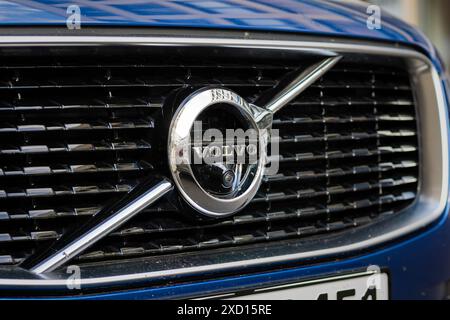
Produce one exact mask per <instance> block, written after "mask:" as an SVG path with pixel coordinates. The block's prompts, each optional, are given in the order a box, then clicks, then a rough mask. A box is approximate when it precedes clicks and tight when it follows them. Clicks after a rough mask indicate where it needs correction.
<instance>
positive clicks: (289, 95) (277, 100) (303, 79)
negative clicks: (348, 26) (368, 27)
mask: <svg viewBox="0 0 450 320" xmlns="http://www.w3.org/2000/svg"><path fill="white" fill-rule="evenodd" d="M341 59H342V56H336V57H331V58H327V59H325V60H323V61H320V62H318V63H316V64H314V65H312V66H310V67H308V68H306V70H304V71H303V72H302V73H300V74H299V75H298V76H297V77H296V78H295V79H294V80H293V81H292V82H291V83H290V84H288V85H287V86H286V88H284V89H283V90H282V91H280V92H279V93H278V94H277V95H276V96H275V97H274V98H273V99H272V100H271V101H270V102H269V103H267V104H266V105H265V106H264V109H267V110H269V111H271V112H272V113H276V112H278V111H279V110H281V109H282V108H283V107H284V106H286V105H287V104H288V103H289V102H291V101H292V100H294V99H295V98H296V97H297V96H298V95H299V94H300V93H302V92H303V91H305V90H306V89H307V88H308V87H309V86H310V85H312V84H313V83H314V82H316V81H317V80H319V78H320V77H322V76H323V75H324V74H325V73H326V72H327V71H328V70H330V69H331V68H333V67H334V65H335V64H336V63H338V62H339V61H340V60H341Z"/></svg>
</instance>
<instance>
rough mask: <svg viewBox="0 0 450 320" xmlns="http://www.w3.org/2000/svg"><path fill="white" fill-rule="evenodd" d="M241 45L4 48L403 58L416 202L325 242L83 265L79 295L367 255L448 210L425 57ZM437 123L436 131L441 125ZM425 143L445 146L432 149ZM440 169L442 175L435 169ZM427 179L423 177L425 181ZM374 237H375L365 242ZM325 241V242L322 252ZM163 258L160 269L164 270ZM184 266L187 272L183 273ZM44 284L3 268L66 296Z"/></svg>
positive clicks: (350, 45) (5, 283) (60, 284)
mask: <svg viewBox="0 0 450 320" xmlns="http://www.w3.org/2000/svg"><path fill="white" fill-rule="evenodd" d="M256 37H257V38H258V37H259V38H260V39H245V40H243V39H236V38H231V37H230V38H221V39H218V38H208V37H207V36H205V37H201V38H171V37H147V36H142V37H137V36H133V37H109V36H108V37H103V38H101V39H100V38H96V37H83V36H80V37H76V38H75V39H74V38H73V37H64V36H61V37H45V39H43V38H39V37H4V38H2V39H1V40H0V41H1V43H2V44H0V45H4V46H15V45H20V46H49V45H61V44H70V45H72V46H73V45H90V46H98V45H107V44H114V45H124V46H125V45H126V46H141V45H154V46H156V45H159V46H167V45H185V46H207V47H231V48H232V47H239V48H246V49H249V50H289V51H299V52H312V53H314V52H317V53H319V52H324V51H327V50H330V51H333V52H337V53H340V54H348V53H367V54H374V55H380V56H383V55H384V56H396V57H401V58H403V59H405V60H406V61H407V63H408V65H409V69H410V72H411V78H412V81H413V87H414V91H415V92H416V100H417V109H418V110H417V112H418V114H419V116H418V118H419V119H420V122H419V123H418V130H419V133H420V134H419V147H420V154H419V157H420V161H419V163H420V164H421V168H420V175H419V176H420V182H419V193H418V197H417V199H416V202H415V203H414V204H413V205H412V206H411V207H410V208H408V209H406V210H404V211H402V212H401V213H398V214H397V215H396V217H393V218H390V219H387V220H386V221H379V222H377V223H375V224H372V225H370V226H367V227H361V228H358V229H355V230H353V231H352V232H349V233H342V234H334V235H330V236H328V237H321V238H320V239H321V241H320V242H321V243H319V242H318V241H315V239H314V238H311V239H304V240H301V239H300V240H290V241H283V242H281V243H269V244H263V245H261V244H260V245H257V246H247V247H240V250H237V251H239V252H236V251H234V250H227V249H219V250H214V252H213V254H211V252H208V251H205V252H195V253H185V254H179V255H173V256H167V257H163V258H161V257H158V256H155V257H150V258H142V259H134V260H133V261H132V262H130V261H116V262H109V263H105V264H104V265H101V266H99V265H98V264H86V265H84V266H83V269H82V275H83V279H82V288H85V289H88V288H96V287H99V286H102V287H103V286H105V285H106V286H117V285H121V284H126V285H127V286H129V285H131V284H133V285H137V284H139V285H142V284H143V283H146V284H148V283H149V282H157V281H161V280H162V279H164V280H165V281H166V280H167V279H168V278H180V277H187V276H195V275H202V274H203V275H204V274H205V273H207V274H208V275H211V276H212V275H224V274H225V273H229V272H240V273H242V272H244V270H245V272H250V271H252V270H261V269H268V268H271V267H274V266H279V265H286V264H288V263H292V262H302V261H304V262H306V261H311V259H314V260H317V259H327V258H329V257H336V256H343V255H349V254H353V253H354V252H361V251H362V250H368V249H369V248H372V247H374V246H377V245H381V244H385V243H387V242H389V241H392V240H394V239H398V238H400V237H403V236H405V235H407V234H410V233H412V232H415V231H417V230H419V229H422V228H424V227H426V226H428V225H430V224H431V223H433V222H434V221H436V220H437V219H438V218H439V217H440V216H441V214H442V213H443V211H444V208H445V205H446V199H447V195H448V190H447V189H448V158H447V157H448V150H447V145H448V142H447V137H448V132H447V116H446V115H447V111H446V107H445V105H446V104H445V101H444V95H443V88H442V84H441V82H440V79H439V75H438V73H437V71H436V69H435V68H434V66H433V64H432V62H431V61H430V60H429V59H428V58H427V57H426V56H424V55H423V54H421V53H419V52H417V51H414V50H411V49H408V48H398V47H394V46H389V45H380V44H373V43H367V42H365V43H362V42H360V43H356V42H333V43H331V42H327V41H326V40H325V41H323V42H322V41H309V40H308V41H303V39H302V38H300V37H296V36H289V37H287V38H289V40H287V39H286V40H280V41H273V40H266V39H264V37H265V36H264V35H262V34H261V35H256ZM436 123H439V126H436ZM427 141H440V143H433V144H428V143H427ZM431 168H439V170H431ZM424 173H425V174H424ZM368 235H370V238H368ZM324 240H326V241H327V242H326V243H327V247H328V248H326V249H324V248H323V243H324ZM161 259H163V260H164V261H163V263H161ZM186 266H187V267H186ZM46 278H47V280H43V279H41V278H38V277H37V276H35V275H33V274H31V273H28V272H26V271H24V270H21V269H17V270H16V268H8V267H1V268H0V288H5V289H6V288H11V287H15V289H17V287H21V288H27V289H32V288H36V287H42V286H43V285H44V286H45V287H47V288H52V289H55V288H59V289H61V290H63V291H64V289H65V286H66V280H65V278H67V274H66V273H65V269H59V270H57V271H55V272H52V273H49V274H47V275H46Z"/></svg>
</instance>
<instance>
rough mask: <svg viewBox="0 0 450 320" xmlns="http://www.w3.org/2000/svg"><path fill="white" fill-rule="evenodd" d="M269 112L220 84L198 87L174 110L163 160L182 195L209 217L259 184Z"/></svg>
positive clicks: (235, 205) (238, 205)
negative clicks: (217, 86) (164, 159)
mask: <svg viewBox="0 0 450 320" xmlns="http://www.w3.org/2000/svg"><path fill="white" fill-rule="evenodd" d="M271 123H272V113H270V112H268V111H266V110H264V109H261V108H259V107H257V106H254V105H250V104H249V103H247V102H246V101H245V100H244V99H243V98H242V97H240V96H239V95H237V94H236V93H234V92H232V91H230V90H226V89H201V90H199V91H197V92H195V93H193V94H192V95H190V96H189V97H187V98H186V99H185V100H184V101H183V102H182V104H181V106H180V107H179V109H178V110H177V112H176V113H175V115H174V118H173V120H172V123H171V127H170V132H169V142H168V150H169V154H168V156H169V165H170V170H171V172H172V176H173V178H174V181H175V184H176V185H177V187H178V189H179V191H180V193H181V195H182V196H183V198H184V199H185V200H186V201H187V202H188V203H189V205H191V206H192V207H193V208H194V209H196V210H197V211H199V212H200V213H202V214H204V215H207V216H210V217H223V216H227V215H230V214H233V213H235V212H237V211H239V210H241V209H242V208H244V207H245V206H246V205H247V204H248V203H249V202H250V200H251V199H252V198H253V197H254V196H255V194H256V192H257V191H258V188H259V186H260V184H261V181H262V177H263V174H264V167H265V164H266V158H267V157H266V148H267V142H268V139H269V130H270V126H271Z"/></svg>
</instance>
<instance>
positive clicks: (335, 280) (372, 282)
mask: <svg viewBox="0 0 450 320" xmlns="http://www.w3.org/2000/svg"><path fill="white" fill-rule="evenodd" d="M223 298H224V299H230V300H388V299H389V280H388V275H387V274H386V273H375V274H367V273H365V274H356V275H346V276H337V277H331V278H326V279H319V280H312V281H307V282H301V283H294V284H288V285H281V286H277V287H270V288H263V289H256V290H254V291H253V292H252V293H250V294H244V295H239V294H238V293H237V294H233V295H228V296H224V297H223Z"/></svg>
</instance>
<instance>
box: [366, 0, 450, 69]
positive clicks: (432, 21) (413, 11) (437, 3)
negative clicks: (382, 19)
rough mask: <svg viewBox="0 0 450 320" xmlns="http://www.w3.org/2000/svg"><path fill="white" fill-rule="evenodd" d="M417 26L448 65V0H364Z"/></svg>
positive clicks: (449, 20)
mask: <svg viewBox="0 0 450 320" xmlns="http://www.w3.org/2000/svg"><path fill="white" fill-rule="evenodd" d="M366 2H370V3H373V4H377V5H379V6H381V7H382V8H383V9H384V10H386V11H387V12H389V13H391V14H393V15H395V16H398V17H400V18H401V19H403V20H406V21H407V22H408V23H410V24H412V25H414V26H417V27H419V28H420V29H421V30H422V31H423V32H424V33H425V34H426V35H427V36H428V37H429V38H430V39H431V41H432V42H433V43H434V45H435V46H436V47H437V48H438V50H439V53H440V54H441V56H442V58H443V60H444V61H445V62H446V64H447V70H448V69H449V67H450V0H366Z"/></svg>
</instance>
